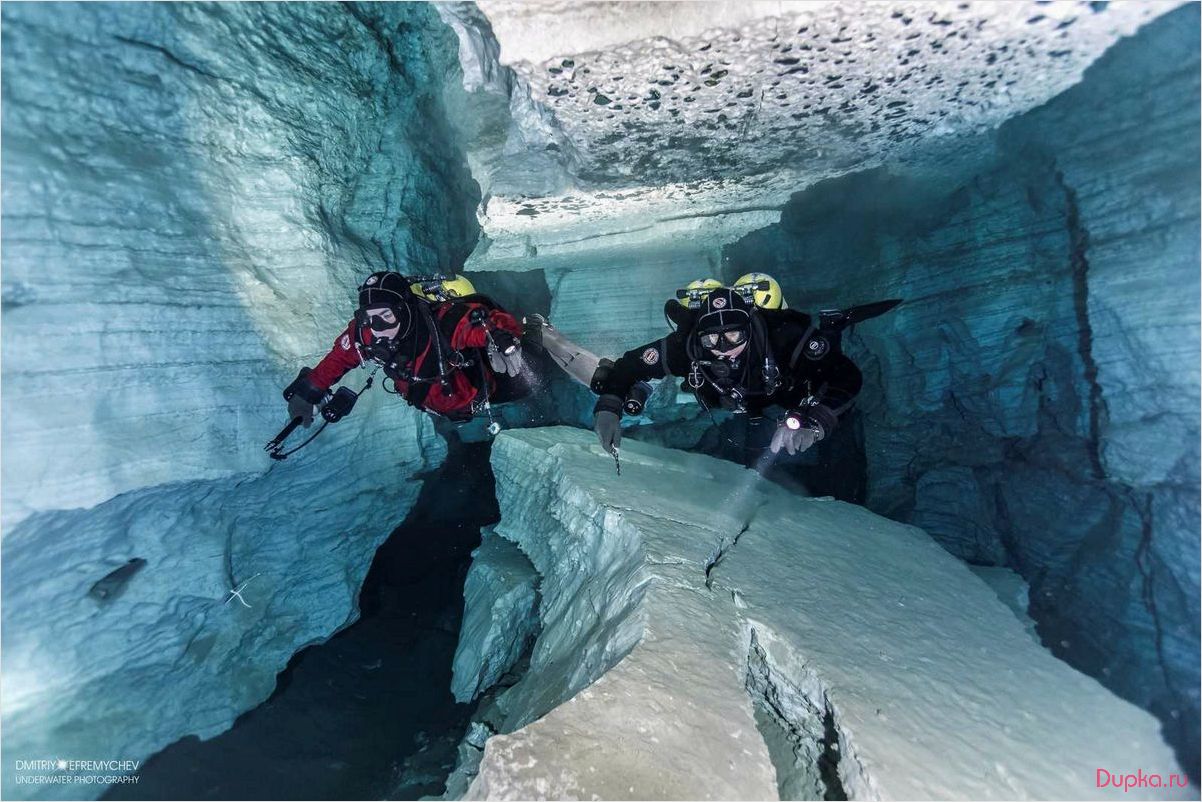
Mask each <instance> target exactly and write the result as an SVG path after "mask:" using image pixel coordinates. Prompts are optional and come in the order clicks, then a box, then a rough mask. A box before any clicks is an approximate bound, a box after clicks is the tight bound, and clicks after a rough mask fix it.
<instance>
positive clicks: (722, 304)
mask: <svg viewBox="0 0 1202 802" xmlns="http://www.w3.org/2000/svg"><path fill="white" fill-rule="evenodd" d="M749 328H751V313H750V312H749V311H748V307H747V302H746V301H745V300H743V297H742V296H741V295H739V294H738V293H737V292H735V291H734V290H731V289H727V288H726V287H723V288H721V289H717V290H714V291H713V292H711V293H710V294H709V295H708V296H706V298H705V301H704V302H703V303H702V306H701V314H700V315H699V316H698V318H697V324H696V325H695V326H694V327H693V334H694V335H695V336H697V337H700V336H701V335H703V334H712V333H714V332H721V331H731V330H732V329H749Z"/></svg>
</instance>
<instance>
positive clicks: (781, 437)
mask: <svg viewBox="0 0 1202 802" xmlns="http://www.w3.org/2000/svg"><path fill="white" fill-rule="evenodd" d="M838 422H839V418H838V417H837V416H836V415H835V413H834V412H832V411H831V410H830V408H829V407H825V406H823V405H822V404H819V403H816V402H815V403H808V404H805V403H803V404H802V406H800V407H798V408H797V409H793V410H790V411H789V412H788V414H786V415H785V417H784V419H783V420H781V422H780V425H779V426H777V427H776V431H775V432H773V434H772V442H771V443H769V444H768V448H769V449H770V450H771V451H772V453H773V454H779V453H780V450H781V449H782V448H783V449H785V451H787V452H788V453H789V454H790V455H792V454H800V453H802V452H803V451H805V450H807V449H808V448H810V446H812V445H814V444H815V443H817V442H818V441H819V440H823V439H825V438H826V437H827V435H829V434H830V433H831V432H833V431H834V430H835V426H836V425H837V424H838Z"/></svg>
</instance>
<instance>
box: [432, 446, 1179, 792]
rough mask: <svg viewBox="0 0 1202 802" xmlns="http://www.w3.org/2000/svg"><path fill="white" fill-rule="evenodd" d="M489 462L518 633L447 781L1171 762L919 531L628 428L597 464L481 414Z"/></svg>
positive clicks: (907, 774)
mask: <svg viewBox="0 0 1202 802" xmlns="http://www.w3.org/2000/svg"><path fill="white" fill-rule="evenodd" d="M493 469H494V471H495V473H496V476H497V496H498V501H499V502H500V507H501V513H502V520H501V522H500V523H499V524H498V525H497V527H496V534H497V535H499V536H500V537H502V538H505V539H507V540H510V541H512V542H513V543H515V544H517V546H518V547H519V548H520V549H521V550H522V551H523V553H525V554H526V556H527V557H529V559H530V561H531V563H532V564H533V565H534V567H535V569H536V570H537V571H538V573H539V575H540V576H541V582H540V587H539V591H540V594H541V596H540V606H539V610H538V615H539V617H540V619H541V631H540V634H539V636H538V639H537V641H536V642H535V645H534V648H533V652H532V654H531V657H530V666H529V668H528V669H527V671H526V673H525V675H524V676H523V678H522V680H521V681H519V682H518V683H517V684H516V685H514V686H513V687H512V688H509V689H507V690H505V691H504V692H503V693H502V694H501V695H500V697H499V698H498V700H497V704H496V708H497V709H499V710H500V711H503V712H502V714H500V718H501V720H494V721H493V722H492V724H493V725H494V726H496V728H497V729H498V730H499V731H501V732H504V733H508V734H502V735H496V736H494V737H492V738H491V739H489V740H488V741H487V742H486V744H485V746H484V750H483V757H482V759H481V761H480V764H479V768H478V772H475V776H474V779H472V783H471V786H470V787H469V788H468V790H467V797H468V798H488V799H531V798H558V799H588V798H603V799H657V798H693V799H725V798H741V799H765V798H771V799H774V798H777V797H778V795H780V794H781V792H782V791H783V792H784V795H785V796H789V795H791V794H793V793H804V794H806V795H810V796H818V797H821V796H822V795H823V794H824V793H826V791H827V789H828V787H830V786H832V785H837V786H838V787H837V788H836V789H835V790H836V791H842V792H845V793H846V794H847V796H848V798H852V799H865V798H867V799H889V798H911V799H924V798H975V799H994V798H1006V799H1014V798H1034V797H1048V798H1057V797H1059V798H1077V799H1079V798H1105V797H1107V796H1112V795H1115V794H1120V795H1124V794H1123V792H1122V791H1121V790H1116V789H1113V788H1110V789H1099V788H1098V787H1097V772H1098V770H1099V769H1106V770H1107V771H1110V772H1112V773H1116V772H1120V771H1122V772H1126V771H1130V772H1135V771H1136V770H1137V769H1142V770H1143V771H1144V772H1145V773H1148V772H1159V773H1161V774H1163V775H1165V776H1167V775H1169V774H1170V773H1174V772H1176V773H1178V774H1181V770H1180V768H1179V767H1178V765H1177V763H1176V761H1175V760H1174V758H1173V755H1172V753H1171V751H1170V750H1169V748H1168V747H1167V746H1166V745H1165V743H1164V742H1163V740H1162V738H1161V736H1160V733H1159V725H1158V723H1157V722H1156V720H1155V719H1154V718H1153V717H1152V716H1151V715H1150V714H1148V713H1146V712H1145V711H1143V710H1140V709H1139V708H1137V707H1135V706H1134V705H1131V704H1129V703H1127V702H1125V701H1123V700H1121V699H1120V698H1118V697H1117V696H1115V695H1114V694H1112V693H1111V692H1110V691H1108V690H1106V689H1105V688H1104V687H1102V685H1100V684H1099V683H1098V682H1097V681H1096V680H1094V679H1092V678H1090V677H1087V676H1085V675H1084V674H1081V673H1079V672H1078V671H1076V670H1074V669H1072V668H1071V667H1069V666H1068V665H1066V664H1065V663H1063V662H1061V661H1059V660H1057V659H1056V658H1055V657H1053V656H1052V655H1051V654H1050V653H1049V652H1048V651H1047V650H1045V649H1044V648H1042V647H1041V646H1040V645H1039V644H1038V643H1036V642H1035V641H1034V640H1033V639H1032V638H1031V636H1030V634H1028V632H1027V631H1026V630H1025V629H1024V628H1023V626H1022V624H1021V623H1020V622H1019V620H1018V619H1017V618H1016V617H1015V616H1014V614H1013V613H1012V612H1011V611H1010V610H1009V609H1008V608H1007V607H1006V606H1005V605H1004V604H1003V603H1002V602H1001V601H999V599H998V597H997V596H996V594H995V593H994V592H993V591H992V590H991V589H990V588H989V586H987V585H986V584H985V583H984V582H983V581H981V580H980V579H979V578H978V577H977V576H976V575H975V574H974V573H973V572H972V571H971V570H970V569H969V568H968V566H967V565H966V564H964V563H962V562H961V561H959V560H957V559H956V558H954V557H952V556H951V555H950V554H948V553H947V552H946V551H944V550H943V549H942V548H941V547H940V546H939V545H937V544H936V543H935V542H934V541H933V540H932V539H931V538H930V537H929V536H928V535H927V534H926V533H925V532H923V531H922V530H920V529H917V528H915V527H912V526H907V525H903V524H899V523H896V522H893V521H890V520H887V519H885V518H882V517H880V516H877V515H875V514H873V513H870V512H868V511H867V510H864V509H863V508H860V507H857V506H854V505H849V504H845V503H842V502H836V501H833V500H830V499H825V498H803V497H799V496H797V495H795V494H793V493H790V492H788V491H786V490H784V489H782V488H780V487H778V486H775V485H773V484H771V483H768V482H766V481H764V480H762V479H761V478H760V477H759V476H758V474H756V473H755V472H753V471H749V470H746V469H744V468H741V467H739V466H737V465H735V464H733V463H728V462H723V461H720V460H715V459H712V458H710V457H706V456H701V455H696V454H686V453H683V452H677V451H673V450H669V449H664V448H659V447H656V446H651V445H647V444H643V443H638V442H627V443H626V444H625V445H624V448H623V453H622V474H621V476H618V475H617V474H616V472H615V470H614V466H613V461H612V459H609V458H608V457H606V456H605V455H604V454H602V452H601V451H600V449H599V448H598V446H597V445H595V443H594V441H593V438H592V436H591V435H590V434H589V433H587V432H583V431H580V430H576V429H570V428H562V427H561V428H550V429H529V430H523V431H516V432H507V433H505V434H503V435H502V436H500V437H499V438H498V439H497V441H496V444H495V446H494V450H493ZM478 604H488V605H494V604H495V600H494V599H491V598H480V599H477V598H475V597H474V596H472V595H469V598H468V599H467V606H468V615H471V614H472V608H473V606H474V605H478ZM495 618H496V620H497V621H498V622H506V621H508V622H510V623H506V624H504V625H505V626H510V627H512V626H513V625H512V622H511V617H510V618H507V617H506V616H504V615H500V616H496V617H495ZM500 625H501V624H498V626H500ZM515 629H516V630H523V628H521V627H515ZM523 631H529V630H528V629H526V630H523ZM496 635H497V633H491V634H490V633H488V632H486V631H483V630H476V631H475V632H474V634H473V633H469V632H468V631H467V630H465V634H464V636H463V637H465V638H472V637H475V638H488V639H490V640H489V642H490V643H495V642H498V640H500V641H504V639H503V638H501V639H498V638H497V637H496ZM465 647H466V648H465ZM460 648H461V652H463V651H471V650H472V649H473V644H465V643H461V645H460ZM496 648H500V647H494V649H493V651H496ZM475 651H476V652H477V653H480V654H481V660H491V661H492V664H493V665H494V669H493V670H494V672H495V671H496V669H495V664H496V661H497V660H498V659H499V657H498V656H497V655H491V656H490V655H488V654H486V653H485V652H486V651H487V650H486V649H484V648H482V644H481V645H479V646H476V647H475ZM456 669H457V671H458V670H474V667H469V666H463V667H460V666H459V665H457V666H456ZM757 709H758V711H759V712H758V713H757ZM757 722H758V725H757ZM463 771H464V772H465V773H468V774H469V775H470V774H472V773H473V770H472V768H471V767H470V766H468V767H464V768H463ZM1140 790H1141V789H1133V791H1132V792H1129V793H1128V794H1125V795H1124V796H1127V795H1133V794H1138V793H1139V792H1140ZM1143 790H1144V791H1145V792H1152V794H1153V796H1155V797H1157V798H1165V797H1166V796H1170V795H1172V793H1173V792H1170V791H1168V789H1163V788H1162V789H1143ZM1190 790H1193V789H1189V790H1186V791H1182V790H1178V791H1177V793H1178V794H1179V795H1181V796H1186V795H1188V793H1189V791H1190Z"/></svg>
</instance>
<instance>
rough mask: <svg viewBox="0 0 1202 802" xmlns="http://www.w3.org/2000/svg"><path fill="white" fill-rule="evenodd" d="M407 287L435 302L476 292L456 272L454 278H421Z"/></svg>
mask: <svg viewBox="0 0 1202 802" xmlns="http://www.w3.org/2000/svg"><path fill="white" fill-rule="evenodd" d="M409 289H411V290H413V294H414V295H416V296H417V297H419V298H425V299H426V300H427V301H437V302H442V301H454V300H455V299H456V298H462V297H463V296H465V295H475V294H476V288H475V287H473V286H472V282H470V281H468V280H467V277H466V276H464V275H463V274H462V273H456V274H455V276H454V278H431V279H421V280H419V281H417V282H415V283H413V284H411V285H409Z"/></svg>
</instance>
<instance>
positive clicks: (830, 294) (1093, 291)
mask: <svg viewBox="0 0 1202 802" xmlns="http://www.w3.org/2000/svg"><path fill="white" fill-rule="evenodd" d="M1197 27H1198V14H1197V8H1196V7H1190V8H1188V9H1182V10H1179V11H1176V12H1174V13H1173V14H1171V15H1168V16H1166V17H1165V18H1163V19H1161V20H1158V21H1156V22H1155V23H1153V24H1151V25H1149V26H1148V27H1147V28H1145V29H1144V30H1143V31H1142V32H1141V33H1140V34H1139V35H1138V36H1137V37H1134V38H1133V39H1131V40H1129V41H1126V42H1123V43H1120V44H1119V45H1117V46H1116V47H1115V48H1114V49H1113V50H1112V51H1111V52H1109V53H1107V54H1106V55H1105V56H1104V57H1103V58H1102V59H1101V60H1099V62H1098V63H1097V64H1096V65H1094V66H1093V67H1092V68H1090V70H1089V71H1088V72H1087V74H1086V76H1085V79H1084V81H1083V82H1082V83H1081V84H1080V85H1079V86H1076V87H1074V88H1073V89H1071V90H1069V91H1068V92H1065V93H1064V94H1063V95H1061V96H1059V97H1057V98H1056V99H1055V100H1054V101H1052V102H1050V103H1048V104H1047V105H1045V106H1043V107H1041V108H1039V109H1037V110H1035V111H1033V112H1031V113H1029V114H1026V115H1023V116H1021V117H1018V118H1016V119H1015V120H1013V121H1011V122H1009V123H1007V124H1006V125H1004V126H1003V127H1002V128H1001V130H1000V131H999V134H998V137H997V142H998V144H997V149H996V159H995V162H994V164H993V165H992V166H991V167H990V168H989V169H987V170H983V171H980V172H978V173H975V174H972V175H966V176H963V177H962V179H961V181H960V182H959V183H960V186H959V189H957V190H955V191H954V192H947V191H945V190H944V188H943V187H944V186H945V184H943V183H941V184H933V183H931V182H929V181H922V180H916V179H913V178H912V177H909V178H908V177H906V176H905V174H904V173H902V174H897V173H887V172H882V171H871V172H867V173H863V174H860V175H857V176H850V177H848V178H845V179H842V180H839V181H832V182H828V183H826V184H823V185H820V186H818V187H815V188H813V189H811V190H809V191H807V192H805V193H801V194H799V195H798V196H797V197H796V198H795V199H794V201H793V203H791V204H790V206H789V207H788V208H786V210H785V212H784V213H783V214H782V221H781V224H780V226H779V227H776V228H773V229H768V230H765V231H763V232H758V233H757V234H755V235H750V236H748V237H747V238H745V239H744V240H742V241H741V242H740V243H738V244H737V245H735V246H733V247H732V248H731V249H729V251H728V256H729V257H730V264H729V265H728V269H727V275H726V278H728V279H730V278H733V277H734V276H736V275H738V274H739V273H740V272H743V271H745V270H750V269H753V268H754V269H762V270H767V271H769V272H773V273H774V274H776V275H777V277H778V278H780V279H781V280H782V283H784V284H785V286H786V288H787V290H786V295H787V297H788V298H789V300H790V302H791V303H792V304H793V305H795V306H799V307H803V308H804V307H810V308H816V307H818V306H826V305H838V304H852V303H862V302H865V301H870V300H875V299H878V298H882V297H902V298H906V299H907V302H906V304H905V305H903V306H902V307H900V308H899V309H898V310H897V311H895V312H893V313H891V314H890V315H889V316H888V317H886V318H882V319H880V320H877V321H872V322H869V323H866V324H864V325H863V326H862V327H861V328H860V330H859V331H858V332H857V334H856V336H855V337H854V338H853V340H852V342H853V347H854V351H855V354H856V358H857V359H858V360H859V361H860V362H861V364H862V365H864V366H865V368H866V374H867V376H868V377H869V381H868V382H867V387H868V391H867V392H866V394H865V397H864V399H863V402H862V403H861V405H860V406H861V412H862V413H863V425H864V431H865V445H866V448H867V451H868V463H867V464H868V478H869V506H870V507H871V508H872V509H874V510H877V511H880V512H882V513H885V514H887V515H890V516H891V517H898V518H901V519H902V520H908V521H912V522H913V523H915V524H917V525H920V526H922V527H924V528H926V529H927V530H928V531H929V532H930V533H931V534H932V536H934V537H936V538H937V539H938V540H939V541H940V542H941V543H942V544H943V545H944V546H945V547H947V548H948V549H949V550H950V551H952V552H953V553H955V554H958V555H960V556H962V557H964V558H965V559H968V560H970V561H974V562H981V563H986V564H1006V565H1010V566H1012V567H1014V568H1016V569H1017V570H1018V571H1019V572H1021V573H1022V574H1023V576H1024V577H1026V578H1027V579H1028V580H1029V581H1030V582H1031V614H1032V615H1033V616H1034V617H1035V619H1036V620H1037V621H1038V623H1039V632H1040V634H1041V635H1042V637H1043V639H1044V642H1045V643H1047V644H1048V645H1049V646H1050V647H1051V648H1052V649H1053V650H1054V651H1055V652H1056V653H1057V654H1058V655H1061V656H1063V657H1065V658H1066V659H1068V660H1069V661H1070V662H1072V663H1073V664H1074V665H1077V666H1079V667H1081V668H1082V669H1083V670H1086V671H1088V672H1089V673H1091V674H1093V675H1094V676H1097V677H1098V678H1099V679H1101V680H1102V681H1103V682H1104V683H1106V684H1107V685H1108V686H1109V687H1111V688H1114V689H1115V690H1117V691H1118V692H1119V693H1121V694H1123V695H1124V696H1126V697H1127V698H1129V699H1132V700H1134V701H1136V702H1138V703H1139V704H1141V705H1143V706H1145V707H1147V708H1148V709H1150V710H1152V711H1153V712H1155V713H1156V714H1157V715H1158V716H1159V717H1160V718H1161V720H1162V721H1163V722H1164V724H1165V728H1166V734H1167V735H1168V736H1169V737H1170V739H1171V740H1172V742H1173V743H1174V744H1175V745H1176V746H1177V747H1178V748H1179V749H1180V753H1179V754H1181V755H1183V756H1186V757H1184V758H1183V759H1184V760H1185V762H1186V763H1187V765H1189V767H1190V768H1191V770H1192V771H1195V772H1196V771H1197V762H1196V761H1197V751H1198V750H1197V743H1198V742H1197V738H1198V698H1197V689H1198V676H1199V675H1198V640H1199V635H1198V572H1199V566H1198V549H1197V545H1198V536H1199V534H1198V475H1199V468H1198V431H1199V423H1198V408H1199V390H1198V382H1199V365H1198V353H1199V344H1198V320H1199V311H1198V261H1199V242H1198V230H1197V224H1198V217H1199V199H1198V186H1197V183H1198V182H1197V179H1198V174H1199V166H1198V103H1197V100H1198V94H1199V89H1198V78H1197V65H1198V47H1197V41H1196V39H1197V37H1196V36H1195V35H1194V34H1195V33H1196V30H1197Z"/></svg>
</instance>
